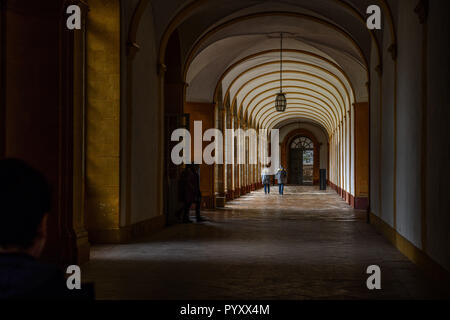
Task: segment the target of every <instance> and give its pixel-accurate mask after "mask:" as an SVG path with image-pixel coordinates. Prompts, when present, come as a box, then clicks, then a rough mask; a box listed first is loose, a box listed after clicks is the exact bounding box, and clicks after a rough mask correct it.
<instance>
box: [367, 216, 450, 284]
mask: <svg viewBox="0 0 450 320" xmlns="http://www.w3.org/2000/svg"><path fill="white" fill-rule="evenodd" d="M370 224H371V225H373V226H374V227H375V229H376V230H377V231H378V232H380V233H381V234H382V235H383V236H384V237H385V238H386V239H387V240H389V242H390V243H391V244H392V245H393V246H394V247H395V248H397V249H398V250H399V251H400V252H401V253H402V254H403V255H404V256H406V257H407V258H408V259H409V260H411V261H412V262H414V263H415V264H417V265H418V266H419V267H420V268H421V269H422V270H423V271H424V272H425V273H426V274H427V275H428V276H430V277H431V278H432V279H433V280H434V281H436V282H439V283H440V284H441V285H442V284H444V285H443V287H445V286H447V288H450V272H449V271H448V270H446V269H444V268H443V267H442V266H441V265H439V264H438V263H437V262H435V261H434V260H433V259H432V258H430V257H429V256H428V255H427V254H426V253H425V252H423V251H422V250H420V249H419V248H417V247H416V246H415V245H414V244H412V243H411V242H410V241H409V240H408V239H406V238H405V237H403V236H402V235H400V234H399V233H398V232H397V231H396V230H395V229H394V228H392V227H391V226H390V225H388V224H387V223H386V222H384V221H383V220H382V219H381V218H379V217H378V216H377V215H375V214H373V213H372V212H371V213H370Z"/></svg>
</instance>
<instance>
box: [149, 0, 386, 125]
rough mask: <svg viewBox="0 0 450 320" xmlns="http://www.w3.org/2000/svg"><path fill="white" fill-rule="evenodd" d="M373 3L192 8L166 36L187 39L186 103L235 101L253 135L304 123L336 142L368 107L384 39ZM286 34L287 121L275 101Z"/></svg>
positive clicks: (288, 0)
mask: <svg viewBox="0 0 450 320" xmlns="http://www.w3.org/2000/svg"><path fill="white" fill-rule="evenodd" d="M366 2H367V5H366ZM369 2H371V3H369ZM372 2H373V1H365V0H364V1H359V2H358V3H356V2H355V3H353V1H341V0H316V1H306V0H295V1H294V0H285V1H256V0H253V1H249V0H241V1H215V0H213V1H202V0H197V1H191V2H190V3H189V4H187V5H186V8H188V10H186V11H183V10H181V11H179V12H178V13H177V14H176V15H175V18H173V19H172V22H171V24H170V25H169V27H168V28H167V29H166V33H167V32H169V31H170V29H171V28H172V29H173V28H177V29H178V32H179V34H180V38H181V47H182V56H183V57H184V61H185V65H184V79H185V81H186V83H187V89H186V101H188V102H209V103H211V102H214V101H217V99H220V100H222V102H224V101H225V100H227V101H229V106H230V110H232V111H233V112H235V113H236V114H237V115H238V116H240V117H242V118H243V119H245V120H246V121H247V122H248V124H249V125H250V126H253V127H267V126H277V125H278V124H279V123H280V121H281V122H282V121H289V120H290V119H299V118H302V119H309V120H311V121H314V122H316V123H320V125H321V126H322V127H323V128H326V130H327V131H328V133H329V134H330V133H331V132H333V130H335V129H336V128H337V127H338V126H339V125H340V123H341V122H342V121H343V120H344V117H345V116H346V113H347V111H349V110H350V108H351V105H352V104H353V103H354V102H364V101H367V100H368V92H367V85H366V84H367V82H368V73H369V70H368V67H367V66H368V65H369V63H370V59H371V54H370V53H371V50H372V46H375V47H376V48H377V52H378V53H379V44H378V42H379V41H380V37H381V33H376V34H375V33H373V32H371V31H369V30H367V28H364V27H363V26H364V23H365V21H364V16H365V9H366V7H367V6H368V5H370V4H373V3H372ZM378 2H380V3H384V4H385V2H386V1H384V0H379V1H378ZM383 9H386V6H385V5H384V6H383ZM156 11H157V10H156ZM280 32H282V33H283V35H284V37H285V40H284V45H283V52H284V54H283V61H284V63H283V79H284V81H283V91H284V92H286V95H287V101H288V110H286V112H284V113H283V114H280V113H277V112H276V111H275V109H274V103H273V101H272V100H274V95H275V94H276V93H277V92H278V91H279V89H280V87H279V82H278V81H277V80H278V78H279V71H278V70H279V61H280V59H279V33H280ZM164 37H165V36H164V34H162V35H161V43H162V46H161V48H162V49H161V50H163V51H164ZM160 56H161V54H160ZM375 58H376V57H375ZM378 59H379V57H378ZM162 63H163V61H162ZM219 89H220V90H219ZM218 92H220V93H221V95H220V96H219V95H218Z"/></svg>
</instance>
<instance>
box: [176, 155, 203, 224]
mask: <svg viewBox="0 0 450 320" xmlns="http://www.w3.org/2000/svg"><path fill="white" fill-rule="evenodd" d="M199 170H200V168H199V165H195V164H188V165H187V166H186V168H185V169H184V171H183V173H182V174H181V188H182V201H183V203H184V205H183V210H184V212H183V213H184V214H183V223H191V222H192V221H191V220H190V219H189V211H190V209H191V206H192V204H194V203H195V216H196V220H197V222H203V221H206V219H205V218H203V217H202V216H201V215H200V206H201V199H202V194H201V192H200V173H199Z"/></svg>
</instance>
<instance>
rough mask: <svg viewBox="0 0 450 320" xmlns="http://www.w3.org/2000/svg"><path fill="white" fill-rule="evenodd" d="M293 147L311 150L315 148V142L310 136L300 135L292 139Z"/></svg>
mask: <svg viewBox="0 0 450 320" xmlns="http://www.w3.org/2000/svg"><path fill="white" fill-rule="evenodd" d="M291 149H303V150H311V149H314V143H313V142H312V141H311V139H309V138H306V137H298V138H295V139H294V140H293V141H292V143H291Z"/></svg>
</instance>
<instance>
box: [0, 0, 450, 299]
mask: <svg viewBox="0 0 450 320" xmlns="http://www.w3.org/2000/svg"><path fill="white" fill-rule="evenodd" d="M70 8H72V9H74V13H73V14H70V12H71V11H70ZM371 12H372V13H371ZM449 12H450V1H448V0H436V1H434V0H433V1H430V0H314V1H311V0H226V1H225V0H189V1H187V0H186V1H179V0H177V1H175V0H126V1H119V0H51V1H34V0H1V1H0V45H1V46H0V160H2V159H4V158H7V159H11V158H12V159H20V160H23V161H24V162H26V163H28V164H29V165H30V166H31V167H33V168H35V169H36V170H37V171H39V172H40V173H42V175H43V177H44V178H45V179H44V180H46V181H47V182H48V184H49V186H50V187H49V188H50V189H51V190H52V194H51V204H49V205H48V206H45V210H46V212H43V213H42V214H43V215H45V216H44V218H41V220H39V221H38V222H40V223H41V224H42V225H39V227H41V228H42V230H43V231H42V232H37V231H36V230H35V231H36V232H37V233H38V234H40V235H42V238H43V239H42V241H43V243H45V244H42V245H41V249H42V252H40V254H39V259H41V260H42V261H43V262H46V263H50V264H53V265H56V266H57V267H58V268H60V269H61V270H63V271H65V270H66V269H67V267H68V266H73V265H76V266H79V269H80V272H81V276H80V277H82V278H83V281H87V282H94V283H95V287H96V291H95V296H96V297H97V298H100V299H108V298H126V299H133V298H136V299H150V298H151V299H202V298H204V299H210V298H211V299H250V298H258V299H272V298H274V299H275V298H276V299H283V298H286V299H322V298H323V299H347V298H348V299H365V298H367V299H383V298H386V299H391V298H393V299H399V298H416V299H418V298H442V297H449V296H448V295H446V294H445V293H443V292H442V291H441V288H434V287H433V283H437V284H439V283H442V284H443V285H442V286H443V287H447V288H450V232H449V231H450V214H449V210H448V207H449V201H448V198H449V197H448V195H449V194H450V184H449V181H450V166H449V163H450V152H449V148H448V145H449V141H450V130H448V128H449V123H450V107H449V101H450V90H448V89H449V76H448V75H449V74H450V45H449V42H448V40H447V39H448V34H449V31H450V19H449V18H448V13H449ZM68 20H74V21H76V20H78V23H77V24H74V25H73V27H70V24H68V22H69V21H68ZM375 20H377V21H378V23H377V24H376V26H375V25H371V24H370V23H369V22H370V21H375ZM11 180H12V181H13V180H14V179H13V178H11ZM3 181H6V180H5V179H3ZM268 181H271V183H273V186H272V188H271V189H272V190H271V192H272V193H271V194H270V195H265V194H264V191H263V190H262V187H263V185H267V184H268ZM278 183H281V184H283V185H284V184H285V185H286V189H285V194H284V195H283V196H282V197H281V196H279V195H278V186H277V184H278ZM319 186H320V188H319ZM324 189H326V190H324ZM4 190H12V189H11V188H10V187H9V186H5V187H4ZM19 190H22V189H20V188H19ZM2 194H6V193H5V192H4V193H2ZM33 194H34V193H33ZM19 196H20V195H19ZM49 197H50V195H49ZM6 198H7V199H13V198H11V197H8V196H6ZM49 201H50V200H49ZM17 202H18V201H16V202H15V203H17ZM15 203H13V207H15V206H14V204H15ZM23 203H27V202H26V201H25V200H24V201H23ZM31 204H32V203H31ZM194 207H196V209H197V208H199V210H200V208H201V212H202V215H204V216H205V217H206V218H207V219H208V221H206V222H204V223H192V224H190V223H189V222H190V221H189V217H188V215H187V214H188V211H189V210H190V209H194ZM0 209H1V208H0ZM10 211H11V210H3V211H1V212H0V226H2V225H3V228H4V229H3V230H6V231H8V232H10V233H11V234H13V235H15V234H20V232H22V231H24V227H23V223H24V222H29V221H30V220H29V219H25V218H23V219H22V218H19V219H16V220H17V221H16V222H17V225H16V228H17V229H18V231H15V229H14V228H13V227H14V226H13V225H12V223H9V222H7V223H3V221H8V220H7V219H6V218H5V217H7V218H10V217H13V218H16V217H20V215H19V213H15V214H11V212H10ZM12 211H17V210H16V209H15V210H12ZM25 211H26V212H28V210H25ZM47 211H49V212H47ZM2 214H3V216H2ZM183 214H184V215H183ZM47 217H48V219H47ZM192 218H193V220H194V216H192ZM201 218H202V217H201V216H200V214H198V216H197V215H196V216H195V220H196V221H199V222H200V221H201V220H202V219H201ZM2 223H3V224H2ZM39 230H40V229H39ZM44 231H45V232H44ZM6 233H7V232H1V230H0V235H1V234H6ZM13 244H15V245H17V244H16V243H13ZM4 245H5V246H9V245H11V243H6V242H5V244H4ZM1 247H2V245H1V243H0V258H1V250H2V248H1ZM7 249H8V250H6V251H9V250H10V249H9V248H7ZM16 249H17V248H14V250H16ZM22 249H23V248H19V249H17V250H18V251H21V250H22ZM3 250H4V249H3ZM41 253H42V254H41ZM0 260H1V259H0ZM370 265H378V266H380V267H381V275H382V280H381V283H382V289H381V290H369V289H368V288H367V287H366V279H367V278H368V274H367V273H366V268H367V267H368V266H370ZM444 284H445V285H444Z"/></svg>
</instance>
